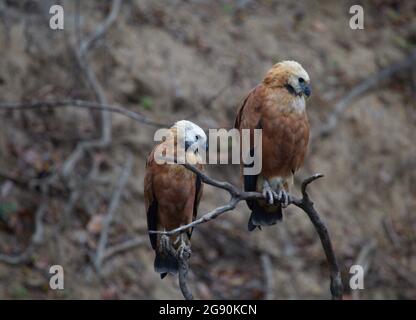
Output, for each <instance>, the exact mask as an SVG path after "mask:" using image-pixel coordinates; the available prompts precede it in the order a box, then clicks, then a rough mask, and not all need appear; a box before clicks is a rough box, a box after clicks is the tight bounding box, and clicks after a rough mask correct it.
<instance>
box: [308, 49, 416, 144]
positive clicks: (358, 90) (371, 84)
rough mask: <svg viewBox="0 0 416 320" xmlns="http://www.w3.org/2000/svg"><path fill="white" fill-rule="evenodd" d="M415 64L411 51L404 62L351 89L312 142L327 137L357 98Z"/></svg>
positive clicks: (413, 52) (415, 51)
mask: <svg viewBox="0 0 416 320" xmlns="http://www.w3.org/2000/svg"><path fill="white" fill-rule="evenodd" d="M415 62H416V50H414V51H412V52H411V53H410V54H409V55H408V56H407V57H406V58H405V59H404V60H402V61H399V62H397V63H395V64H392V65H390V66H388V67H386V68H384V69H382V70H380V71H379V72H377V73H376V74H374V75H372V76H370V77H369V78H366V79H364V80H363V81H361V82H360V83H359V84H357V85H356V86H355V87H353V88H352V89H351V90H350V91H349V92H348V94H347V95H345V96H344V97H343V98H342V99H341V100H339V101H338V103H337V104H336V105H335V107H334V110H333V111H332V112H331V113H330V114H329V116H328V118H327V120H326V122H325V123H324V124H322V125H321V126H320V130H319V131H318V132H317V133H316V134H314V135H313V137H312V140H315V138H319V137H325V136H328V135H329V134H330V133H331V132H332V130H334V129H335V128H336V126H337V124H338V120H339V118H340V117H341V116H342V114H343V113H344V112H345V109H346V108H347V107H348V106H349V105H350V104H351V103H352V102H353V101H354V100H355V99H357V98H358V97H359V96H361V95H363V94H364V93H365V92H367V91H369V90H371V89H374V88H375V87H376V85H378V84H379V83H380V82H381V81H384V80H386V79H388V78H390V77H392V76H394V75H395V74H397V73H398V72H400V71H402V70H404V69H410V67H412V66H413V65H414V64H415Z"/></svg>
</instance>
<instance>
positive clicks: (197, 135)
mask: <svg viewBox="0 0 416 320" xmlns="http://www.w3.org/2000/svg"><path fill="white" fill-rule="evenodd" d="M173 128H176V131H177V134H178V137H181V136H182V139H184V142H185V151H188V149H189V148H191V150H193V151H197V150H204V151H205V150H206V149H207V136H206V134H205V132H204V130H202V129H201V127H199V126H198V125H196V124H195V123H193V122H191V121H188V120H180V121H178V122H176V123H175V124H174V125H173ZM182 141H183V140H182Z"/></svg>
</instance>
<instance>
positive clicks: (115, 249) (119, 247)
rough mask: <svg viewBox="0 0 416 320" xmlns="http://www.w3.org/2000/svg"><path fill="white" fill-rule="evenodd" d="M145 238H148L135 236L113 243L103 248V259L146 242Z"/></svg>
mask: <svg viewBox="0 0 416 320" xmlns="http://www.w3.org/2000/svg"><path fill="white" fill-rule="evenodd" d="M147 240H148V239H147V237H136V238H133V239H130V240H126V241H124V242H121V243H118V244H115V245H113V246H111V247H109V248H107V249H106V250H105V252H104V255H103V261H105V260H107V259H109V258H111V257H112V256H114V255H116V254H119V253H122V252H124V251H127V250H130V249H133V248H136V247H138V246H141V245H142V244H144V243H147Z"/></svg>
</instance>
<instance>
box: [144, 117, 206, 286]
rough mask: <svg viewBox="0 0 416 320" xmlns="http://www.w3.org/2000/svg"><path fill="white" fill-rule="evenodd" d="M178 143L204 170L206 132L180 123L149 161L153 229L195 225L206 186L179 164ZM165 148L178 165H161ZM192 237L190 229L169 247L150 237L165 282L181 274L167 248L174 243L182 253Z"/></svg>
mask: <svg viewBox="0 0 416 320" xmlns="http://www.w3.org/2000/svg"><path fill="white" fill-rule="evenodd" d="M179 132H180V133H181V134H179ZM178 143H180V145H183V146H184V149H185V150H184V151H183V152H184V154H185V155H186V159H187V161H188V162H190V163H192V164H196V166H197V167H198V168H199V169H202V165H201V164H200V163H201V161H200V160H201V159H200V150H204V151H205V149H206V145H207V137H206V135H205V133H204V131H203V130H202V129H201V128H200V127H198V126H197V125H196V124H194V123H192V122H190V121H185V120H182V121H178V122H176V123H175V124H174V125H173V126H172V127H171V128H170V129H169V134H168V136H167V137H166V139H165V140H164V141H162V142H161V143H160V144H158V145H157V146H155V148H154V149H153V150H152V151H151V152H150V154H149V156H148V159H147V163H146V175H145V178H144V197H145V205H146V212H147V226H148V229H149V230H159V231H169V230H172V229H175V228H177V227H180V226H182V225H186V224H188V223H190V222H192V221H193V220H195V217H196V215H197V211H198V205H199V200H200V198H201V195H202V186H203V185H202V183H201V180H200V179H199V178H198V177H197V176H196V175H195V174H194V173H192V172H191V171H190V170H188V169H186V168H185V167H184V166H182V165H180V164H176V162H177V146H178ZM158 148H159V149H158ZM162 149H163V150H164V152H165V153H166V154H171V155H173V156H174V160H175V163H172V164H166V163H165V164H158V163H157V161H156V159H155V156H156V154H157V150H162ZM172 160H173V159H172ZM191 235H192V230H187V232H186V234H180V235H175V236H171V237H170V238H169V240H170V241H169V244H166V243H164V241H163V238H162V237H161V236H160V235H158V234H149V237H150V242H151V245H152V248H153V249H154V250H155V253H156V257H155V261H154V267H155V271H156V272H159V273H160V276H161V278H162V279H163V278H164V277H165V276H166V275H167V273H172V274H175V273H177V271H178V261H177V258H176V256H174V255H172V254H171V253H169V252H168V250H166V247H165V246H166V245H170V244H171V245H172V246H173V247H174V249H175V250H179V248H180V246H183V245H189V241H190V239H191ZM165 238H166V237H165Z"/></svg>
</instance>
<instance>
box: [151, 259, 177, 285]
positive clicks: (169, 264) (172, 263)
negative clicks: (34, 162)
mask: <svg viewBox="0 0 416 320" xmlns="http://www.w3.org/2000/svg"><path fill="white" fill-rule="evenodd" d="M154 267H155V271H156V272H159V273H160V278H161V279H163V278H164V277H166V276H167V274H168V273H171V274H177V273H178V268H179V267H178V260H177V259H176V257H174V256H173V255H171V254H169V253H161V252H156V257H155V262H154Z"/></svg>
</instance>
